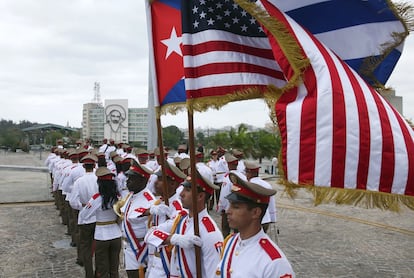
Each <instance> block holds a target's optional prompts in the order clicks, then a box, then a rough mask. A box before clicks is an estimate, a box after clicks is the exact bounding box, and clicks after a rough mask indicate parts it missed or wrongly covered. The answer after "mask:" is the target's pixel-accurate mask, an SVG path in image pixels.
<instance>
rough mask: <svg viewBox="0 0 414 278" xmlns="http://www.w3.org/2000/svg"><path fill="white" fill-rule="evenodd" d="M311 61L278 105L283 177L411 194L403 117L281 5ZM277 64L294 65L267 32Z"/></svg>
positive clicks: (413, 152)
mask: <svg viewBox="0 0 414 278" xmlns="http://www.w3.org/2000/svg"><path fill="white" fill-rule="evenodd" d="M262 3H263V5H264V7H265V9H266V10H267V11H268V13H269V14H271V15H272V16H273V17H275V18H276V19H277V20H278V21H280V22H282V23H284V24H285V26H286V27H287V28H288V29H289V30H290V33H291V34H292V35H293V36H294V37H295V38H296V41H297V43H298V45H299V46H300V47H301V48H302V51H303V53H304V55H305V56H306V57H307V58H309V60H310V63H311V65H310V67H309V68H308V69H307V70H306V71H305V73H304V76H303V80H304V83H303V84H302V85H300V86H299V87H297V88H295V89H293V90H291V91H288V92H286V93H285V94H284V95H283V96H282V97H281V98H280V99H279V101H278V102H277V104H276V113H277V119H278V122H279V127H280V131H281V134H282V145H283V153H282V154H283V166H284V170H285V174H286V179H287V180H289V181H292V182H294V183H300V184H314V185H317V186H325V187H339V188H351V189H364V190H369V191H380V192H387V193H395V194H405V195H411V196H413V195H414V132H413V130H412V129H411V128H410V127H409V125H408V124H407V122H406V121H405V120H404V119H403V117H402V116H401V115H400V114H399V113H398V112H397V111H396V110H395V109H394V108H393V107H392V106H391V105H390V104H389V103H388V102H387V101H385V100H384V98H383V97H381V96H380V95H379V94H378V93H377V92H376V91H375V90H374V89H373V88H371V87H370V86H369V85H368V84H367V83H366V82H365V81H364V80H362V78H361V77H360V76H359V75H358V74H357V73H355V72H354V71H353V70H352V69H351V68H350V67H349V66H347V65H346V64H345V63H344V62H343V61H341V60H340V59H339V58H338V57H337V56H336V55H335V54H334V53H332V52H331V51H330V50H329V49H328V48H327V47H325V46H324V45H322V43H320V42H319V41H318V40H317V39H316V38H315V37H314V36H313V35H312V34H310V33H308V32H307V31H305V30H304V29H303V28H302V27H301V26H299V25H298V24H297V23H296V22H295V21H294V20H292V19H291V18H290V17H288V16H287V15H286V14H284V13H283V12H281V11H280V10H278V9H277V8H276V7H275V6H274V5H273V4H272V3H270V1H267V0H263V1H262ZM269 40H270V42H271V45H272V48H273V50H274V51H273V53H274V55H275V59H276V61H277V62H278V63H279V65H280V66H281V69H282V71H283V72H284V73H285V74H286V77H287V79H289V78H290V76H289V73H290V72H292V70H291V65H290V64H288V63H287V60H286V59H284V57H283V52H282V51H281V49H280V48H279V45H278V44H277V41H276V40H274V39H273V38H272V37H271V36H269Z"/></svg>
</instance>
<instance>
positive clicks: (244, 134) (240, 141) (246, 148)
mask: <svg viewBox="0 0 414 278" xmlns="http://www.w3.org/2000/svg"><path fill="white" fill-rule="evenodd" d="M229 137H230V141H231V143H230V144H231V148H232V149H238V150H241V151H243V153H244V154H245V156H249V155H251V153H252V148H253V145H254V141H252V139H251V137H250V136H249V132H248V128H247V126H246V125H245V124H240V125H239V127H238V128H237V130H236V129H234V128H232V129H231V130H230V132H229Z"/></svg>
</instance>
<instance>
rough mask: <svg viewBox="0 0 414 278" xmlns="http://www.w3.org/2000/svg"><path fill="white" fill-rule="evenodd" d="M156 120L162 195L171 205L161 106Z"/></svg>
mask: <svg viewBox="0 0 414 278" xmlns="http://www.w3.org/2000/svg"><path fill="white" fill-rule="evenodd" d="M155 110H156V122H157V134H158V146H159V149H160V156H161V172H162V197H163V198H164V203H165V205H166V206H168V205H169V203H168V199H169V196H170V194H169V192H168V185H167V176H166V174H165V163H168V162H167V161H166V160H165V155H164V143H163V142H162V126H161V113H160V107H156V108H155Z"/></svg>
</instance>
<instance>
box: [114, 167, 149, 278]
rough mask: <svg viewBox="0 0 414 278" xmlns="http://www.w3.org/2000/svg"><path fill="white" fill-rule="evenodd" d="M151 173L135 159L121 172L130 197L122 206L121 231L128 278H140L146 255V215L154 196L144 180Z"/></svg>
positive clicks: (146, 179) (141, 277)
mask: <svg viewBox="0 0 414 278" xmlns="http://www.w3.org/2000/svg"><path fill="white" fill-rule="evenodd" d="M152 173H153V172H152V171H151V170H149V169H148V168H146V167H145V166H143V165H140V164H139V163H137V162H136V161H135V160H132V161H131V167H130V168H129V170H128V171H127V172H126V173H125V174H126V175H127V177H128V179H127V187H128V189H129V191H131V192H130V194H128V195H127V199H126V201H125V204H124V205H123V207H121V214H122V215H123V221H122V230H123V233H124V236H123V239H124V258H125V269H126V272H127V275H128V278H132V277H134V278H136V277H140V278H144V276H143V275H144V268H145V266H146V259H147V256H148V247H147V244H146V243H145V242H144V236H145V234H146V232H147V230H148V215H149V209H150V207H151V205H152V204H153V203H154V202H155V197H154V195H153V194H152V193H151V192H150V191H149V190H148V189H146V185H147V182H148V179H149V178H150V176H151V174H152Z"/></svg>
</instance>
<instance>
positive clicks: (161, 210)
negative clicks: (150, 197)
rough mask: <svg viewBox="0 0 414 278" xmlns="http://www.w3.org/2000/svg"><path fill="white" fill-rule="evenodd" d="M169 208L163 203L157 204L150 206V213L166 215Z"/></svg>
mask: <svg viewBox="0 0 414 278" xmlns="http://www.w3.org/2000/svg"><path fill="white" fill-rule="evenodd" d="M169 212H170V208H169V207H167V206H166V205H164V204H159V205H155V206H151V207H150V213H151V214H155V215H168V213H169Z"/></svg>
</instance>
